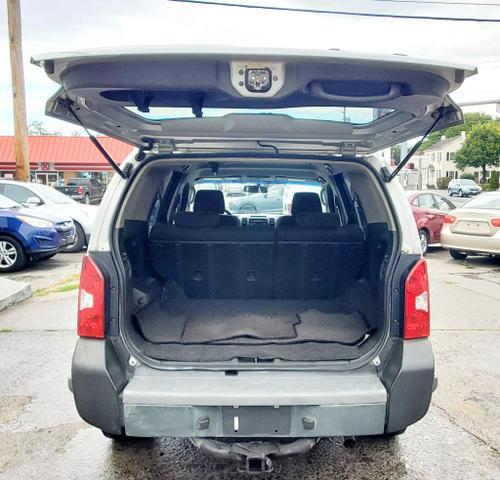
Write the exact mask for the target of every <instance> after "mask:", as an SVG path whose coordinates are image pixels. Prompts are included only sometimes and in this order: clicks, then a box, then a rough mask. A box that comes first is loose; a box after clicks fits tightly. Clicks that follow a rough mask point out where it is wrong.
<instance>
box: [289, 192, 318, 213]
mask: <svg viewBox="0 0 500 480" xmlns="http://www.w3.org/2000/svg"><path fill="white" fill-rule="evenodd" d="M321 212H322V209H321V201H320V199H319V195H318V194H317V193H314V192H297V193H296V194H294V196H293V200H292V215H297V214H299V213H321Z"/></svg>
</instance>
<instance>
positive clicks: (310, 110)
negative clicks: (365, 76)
mask: <svg viewBox="0 0 500 480" xmlns="http://www.w3.org/2000/svg"><path fill="white" fill-rule="evenodd" d="M125 108H126V109H127V110H128V111H130V112H132V113H134V114H136V115H139V116H141V117H142V118H145V119H147V120H157V121H160V120H176V119H182V118H194V115H193V112H192V110H191V108H184V107H178V108H175V107H172V108H168V107H150V108H149V112H140V111H139V110H138V109H137V108H136V107H125ZM392 112H394V110H392V109H388V108H369V107H293V108H275V109H267V110H259V109H230V108H204V109H203V117H223V116H224V115H229V114H231V113H239V114H245V115H288V116H289V117H292V118H296V119H301V120H324V121H329V122H342V123H351V124H355V125H364V124H367V123H371V122H373V121H374V120H377V119H379V118H381V117H383V116H385V115H388V114H389V113H392Z"/></svg>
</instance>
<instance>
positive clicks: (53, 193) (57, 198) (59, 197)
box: [31, 184, 76, 204]
mask: <svg viewBox="0 0 500 480" xmlns="http://www.w3.org/2000/svg"><path fill="white" fill-rule="evenodd" d="M31 187H32V189H33V190H34V191H35V192H36V193H38V194H40V195H42V196H43V197H45V198H46V199H47V200H49V201H50V202H53V203H59V204H65V203H76V202H75V201H74V200H73V199H72V198H70V197H67V196H66V195H64V193H61V192H58V191H57V190H54V189H53V188H51V187H47V186H46V185H38V184H32V185H31Z"/></svg>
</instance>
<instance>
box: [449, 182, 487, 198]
mask: <svg viewBox="0 0 500 480" xmlns="http://www.w3.org/2000/svg"><path fill="white" fill-rule="evenodd" d="M482 191H483V189H482V188H481V187H480V186H479V185H478V184H477V183H476V182H475V181H474V180H469V179H467V178H457V179H453V180H452V181H451V182H450V183H449V184H448V195H449V196H450V197H452V196H453V195H457V196H459V197H469V196H470V195H479V194H480V193H481V192H482Z"/></svg>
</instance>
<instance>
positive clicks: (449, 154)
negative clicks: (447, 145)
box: [446, 152, 456, 162]
mask: <svg viewBox="0 0 500 480" xmlns="http://www.w3.org/2000/svg"><path fill="white" fill-rule="evenodd" d="M455 153H456V152H446V160H448V161H449V162H454V161H455Z"/></svg>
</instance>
